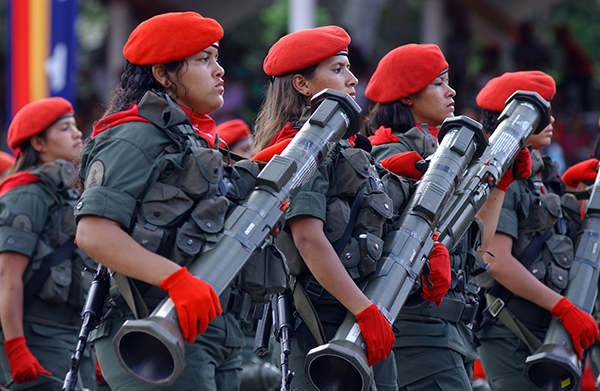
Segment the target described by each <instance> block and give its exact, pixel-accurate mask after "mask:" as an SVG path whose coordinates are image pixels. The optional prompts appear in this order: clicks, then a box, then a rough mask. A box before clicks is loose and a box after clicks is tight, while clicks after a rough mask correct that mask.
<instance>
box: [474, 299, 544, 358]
mask: <svg viewBox="0 0 600 391" xmlns="http://www.w3.org/2000/svg"><path fill="white" fill-rule="evenodd" d="M485 299H486V301H487V305H488V308H490V312H491V310H492V309H493V308H498V309H497V310H496V311H494V312H493V314H495V318H497V319H499V320H500V321H501V322H502V324H503V325H504V326H506V328H507V329H509V330H510V331H512V332H513V333H514V334H515V335H516V336H517V337H519V339H520V340H521V341H523V342H524V343H525V345H527V347H528V348H529V351H530V352H531V354H533V353H535V352H536V351H537V350H538V349H539V347H540V346H542V341H540V340H539V339H538V338H537V337H536V336H535V335H533V333H532V332H531V331H529V329H528V328H527V327H526V326H525V325H524V324H523V323H522V322H521V321H520V320H519V319H517V318H516V317H515V316H514V315H513V314H512V312H510V311H509V310H508V308H506V306H505V305H504V303H503V302H502V305H501V306H500V307H498V304H497V303H498V300H499V299H497V298H496V297H495V296H492V295H490V294H489V293H486V294H485Z"/></svg>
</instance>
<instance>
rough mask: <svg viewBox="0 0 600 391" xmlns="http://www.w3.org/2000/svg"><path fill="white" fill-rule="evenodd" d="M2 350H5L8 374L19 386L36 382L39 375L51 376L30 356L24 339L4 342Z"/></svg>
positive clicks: (16, 338) (19, 338)
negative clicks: (8, 367) (8, 368)
mask: <svg viewBox="0 0 600 391" xmlns="http://www.w3.org/2000/svg"><path fill="white" fill-rule="evenodd" d="M4 350H6V355H7V356H8V365H9V366H10V373H11V374H12V377H13V380H14V381H15V383H17V384H21V383H25V382H28V381H33V380H36V379H37V378H38V374H40V373H43V374H44V375H48V376H50V375H52V374H51V373H50V372H48V371H47V370H45V369H44V368H43V367H42V366H41V365H40V363H39V361H38V360H37V358H35V357H34V356H33V354H31V352H30V351H29V348H28V347H27V345H26V344H25V337H15V338H12V339H9V340H7V341H4Z"/></svg>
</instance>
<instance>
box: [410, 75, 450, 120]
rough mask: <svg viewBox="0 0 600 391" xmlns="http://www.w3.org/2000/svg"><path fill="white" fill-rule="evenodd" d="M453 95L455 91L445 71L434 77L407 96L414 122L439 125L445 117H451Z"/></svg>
mask: <svg viewBox="0 0 600 391" xmlns="http://www.w3.org/2000/svg"><path fill="white" fill-rule="evenodd" d="M455 95H456V91H454V90H453V89H452V87H450V84H449V81H448V73H447V72H446V73H444V74H443V75H441V76H439V77H436V78H435V80H433V81H432V82H431V83H430V84H429V85H428V86H427V87H425V88H424V89H423V90H421V91H419V92H417V93H416V94H414V95H411V96H410V97H409V98H410V101H411V102H412V106H411V107H410V109H411V111H412V113H413V116H414V117H415V122H416V123H418V124H423V123H425V124H428V125H429V126H439V125H441V124H442V122H444V120H445V119H446V118H448V117H453V116H454V99H453V98H454V96H455Z"/></svg>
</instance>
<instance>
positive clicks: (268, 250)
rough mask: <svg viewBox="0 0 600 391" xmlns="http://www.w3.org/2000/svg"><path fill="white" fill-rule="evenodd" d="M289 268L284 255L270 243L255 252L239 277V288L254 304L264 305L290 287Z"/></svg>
mask: <svg viewBox="0 0 600 391" xmlns="http://www.w3.org/2000/svg"><path fill="white" fill-rule="evenodd" d="M288 273H289V271H288V268H287V264H286V261H285V256H284V255H283V253H282V252H281V251H280V250H279V249H278V248H277V247H276V246H275V245H274V244H273V243H269V244H268V245H267V246H265V247H264V248H263V249H259V250H257V251H255V252H254V254H253V255H252V257H251V258H250V259H249V260H248V263H247V264H246V266H244V268H243V269H242V271H241V272H240V277H239V287H240V288H241V289H242V290H243V291H245V292H247V293H248V294H249V295H250V297H251V298H252V303H253V304H264V303H267V302H269V300H271V295H272V294H274V293H280V292H283V291H284V290H285V288H286V287H287V286H288V277H287V276H288Z"/></svg>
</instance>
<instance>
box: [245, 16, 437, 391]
mask: <svg viewBox="0 0 600 391" xmlns="http://www.w3.org/2000/svg"><path fill="white" fill-rule="evenodd" d="M349 43H350V37H349V36H348V34H347V33H346V32H345V31H344V30H343V29H342V28H340V27H337V26H327V27H320V28H315V29H309V30H302V31H298V32H295V33H292V34H289V35H287V36H285V37H283V38H281V39H280V40H279V41H278V42H277V43H275V44H274V45H273V46H272V47H271V49H270V50H269V54H268V55H267V57H266V59H265V61H264V65H263V68H264V70H265V73H266V74H267V75H270V76H271V82H270V84H269V89H268V91H267V96H266V98H265V101H264V103H263V106H262V107H261V110H260V112H259V115H258V119H257V123H256V131H255V150H256V151H260V150H261V149H263V148H265V147H268V148H267V149H266V150H263V151H262V152H259V154H258V155H257V156H255V158H256V159H264V160H267V159H268V157H269V156H270V155H271V154H272V151H273V150H279V149H281V146H282V145H286V143H287V142H289V141H290V139H291V137H293V136H294V135H295V134H296V133H297V132H298V130H299V129H300V128H301V127H302V125H303V124H304V122H305V121H306V120H307V118H308V116H309V115H310V107H309V102H310V98H311V97H312V96H313V95H314V94H316V93H318V92H319V91H321V90H323V89H325V88H332V89H335V90H338V91H341V92H345V93H348V94H349V95H350V96H354V94H355V91H354V87H355V86H356V84H357V83H358V80H357V79H356V77H354V75H353V74H352V72H351V71H350V64H349V62H348V52H347V46H348V44H349ZM315 45H317V46H315ZM298 53H302V55H301V56H299V55H298ZM349 141H350V142H353V141H354V140H353V138H351V139H350V140H348V141H346V140H343V141H341V142H339V143H338V145H337V146H336V147H335V149H334V151H333V152H332V154H331V155H330V157H329V158H328V159H326V160H325V161H324V162H323V164H321V166H320V167H319V169H318V172H317V174H315V176H314V177H313V178H312V179H311V180H310V181H309V182H308V183H307V184H306V185H305V186H304V187H303V189H302V190H301V191H300V193H299V194H298V195H297V196H295V197H294V200H293V203H292V204H291V206H290V208H289V209H288V211H287V215H286V219H287V224H288V230H287V231H286V232H282V234H280V236H279V238H278V240H277V244H278V246H279V247H280V248H281V249H282V251H283V252H284V253H285V255H286V258H287V260H288V263H289V265H290V271H291V273H292V274H293V275H295V276H296V279H297V283H296V285H297V286H302V287H303V288H304V290H305V291H306V293H307V294H308V296H309V297H310V299H311V302H312V304H313V305H314V306H315V309H316V314H317V318H318V320H320V322H321V324H322V325H323V328H324V331H325V340H329V339H331V337H333V335H334V334H335V332H336V330H337V328H338V327H339V325H340V324H341V322H342V320H343V318H344V316H345V315H346V312H347V311H350V312H351V313H352V314H354V315H355V317H356V319H357V320H358V324H359V326H360V329H361V332H362V334H363V336H364V338H365V342H366V345H367V354H368V361H369V365H373V364H375V363H377V362H380V361H382V360H385V361H383V362H381V363H380V364H378V365H375V367H374V372H375V376H374V380H375V383H376V387H377V388H378V389H380V390H383V389H389V390H395V389H396V388H397V385H396V376H395V375H396V374H395V372H396V371H395V368H394V363H393V360H392V358H391V356H388V354H389V353H390V350H391V348H392V344H393V341H394V338H393V334H392V330H391V327H390V324H389V322H388V321H387V320H386V319H385V318H384V317H383V316H382V314H381V312H380V311H379V309H378V308H377V306H376V305H375V304H373V303H371V301H370V300H369V299H368V298H367V297H366V296H365V295H364V294H363V293H362V291H361V290H360V289H359V288H358V286H357V282H359V281H361V280H363V279H364V278H365V277H367V276H368V275H369V273H371V272H372V271H373V270H374V268H375V264H376V262H377V260H378V259H379V258H380V256H381V249H382V244H383V241H382V239H381V237H382V235H383V231H382V225H383V222H384V220H386V219H387V218H390V217H392V214H393V213H392V212H396V213H397V212H398V210H401V209H402V207H403V206H404V205H403V204H404V202H405V201H406V200H407V199H406V198H405V197H406V196H407V191H408V184H407V183H406V182H398V183H400V184H401V186H403V190H404V193H403V194H402V196H403V197H404V198H403V197H397V198H395V199H394V200H393V209H394V210H393V211H392V210H389V205H390V204H391V201H392V200H390V198H389V197H388V196H387V195H386V194H385V193H384V192H383V191H382V189H381V188H380V187H379V186H378V185H377V184H378V183H380V180H379V176H378V174H377V172H375V171H374V170H373V166H372V165H371V158H370V156H369V154H368V153H367V152H365V151H363V150H362V149H359V148H351V144H350V143H349ZM361 193H362V194H361ZM358 197H364V199H363V200H362V202H356V200H357V199H359V200H360V198H358ZM351 205H352V206H351ZM353 208H359V210H360V212H359V215H358V217H357V218H356V222H354V223H353V222H351V221H350V220H349V216H350V211H351V210H352V209H353ZM367 216H372V217H373V218H367ZM345 231H347V232H351V233H352V235H351V237H346V238H344V232H345ZM290 233H291V235H290ZM440 247H441V248H440ZM361 250H362V251H361ZM436 261H439V263H440V264H442V268H443V264H444V263H445V265H446V267H448V263H447V261H448V256H447V252H444V248H443V246H436V249H435V250H434V253H433V254H432V259H431V262H432V263H436ZM436 288H438V289H441V288H440V287H439V286H437V285H436ZM442 295H443V294H442ZM294 298H295V300H298V299H299V297H298V295H296V294H294ZM436 299H438V298H437V297H434V298H433V299H432V300H436ZM296 308H297V309H299V308H300V306H299V305H298V303H296ZM300 316H301V317H302V318H303V320H304V321H305V323H303V324H302V325H301V326H300V327H299V328H298V330H296V334H295V336H294V338H293V340H292V356H291V357H290V370H293V371H295V372H296V376H295V377H294V381H293V382H292V387H293V388H294V389H310V388H311V387H310V384H309V383H308V380H307V379H306V378H305V377H302V376H301V374H302V373H303V367H304V362H305V358H306V353H307V352H308V351H309V350H310V349H311V348H313V347H315V346H317V344H318V343H317V339H316V338H317V337H315V336H314V334H311V331H309V328H308V326H307V323H308V322H309V320H308V319H307V316H310V315H309V314H303V313H302V312H301V313H300ZM313 317H314V315H313ZM317 334H318V333H317ZM386 357H389V358H388V359H386Z"/></svg>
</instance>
